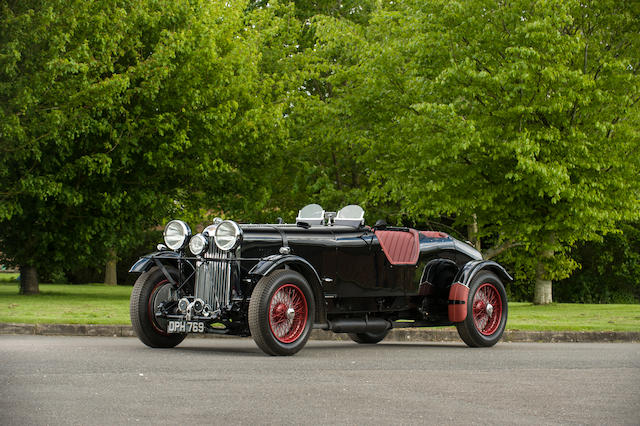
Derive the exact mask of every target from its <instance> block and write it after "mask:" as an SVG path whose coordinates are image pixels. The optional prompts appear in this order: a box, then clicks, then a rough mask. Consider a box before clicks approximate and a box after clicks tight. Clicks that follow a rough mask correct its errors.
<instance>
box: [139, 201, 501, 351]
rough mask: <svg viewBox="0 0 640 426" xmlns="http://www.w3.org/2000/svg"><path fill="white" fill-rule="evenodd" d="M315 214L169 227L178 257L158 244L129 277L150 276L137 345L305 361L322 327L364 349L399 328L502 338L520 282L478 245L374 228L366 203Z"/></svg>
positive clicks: (143, 282)
mask: <svg viewBox="0 0 640 426" xmlns="http://www.w3.org/2000/svg"><path fill="white" fill-rule="evenodd" d="M305 209H306V213H305ZM305 209H303V210H301V212H300V214H299V217H298V219H297V223H296V224H245V225H243V224H237V223H235V222H233V221H220V220H216V221H215V223H214V224H213V225H210V226H209V227H207V228H206V229H205V230H204V231H203V233H202V234H197V235H194V236H191V232H190V230H189V227H188V226H187V225H186V224H185V223H184V222H181V221H172V222H170V223H169V224H168V225H167V228H165V242H166V243H167V245H169V246H172V248H173V250H172V249H170V248H168V247H166V246H162V245H160V246H159V248H161V250H159V251H157V252H155V253H152V254H150V255H147V256H145V257H143V258H141V259H140V260H139V261H138V262H137V263H136V264H135V265H133V267H132V268H131V272H137V273H141V275H140V277H139V278H138V280H137V281H136V284H135V286H134V291H133V293H132V297H131V320H132V324H133V327H134V330H135V331H136V333H137V335H138V337H139V338H140V339H141V340H142V341H143V342H144V343H145V344H147V345H149V346H152V347H172V346H175V345H177V344H178V343H180V342H181V341H182V340H183V339H184V337H185V336H186V335H187V334H188V333H221V334H232V335H240V336H247V335H252V336H253V337H254V340H255V341H256V343H257V344H258V346H259V347H260V348H261V349H262V350H263V351H265V352H266V353H268V354H271V355H290V354H293V353H295V352H297V351H298V350H300V349H301V348H302V347H303V346H304V344H305V343H306V341H307V339H308V337H309V334H310V332H311V330H312V329H313V328H318V329H325V330H332V331H334V332H336V333H348V334H349V336H350V337H351V338H352V339H353V340H354V341H356V342H358V343H377V342H379V341H380V340H382V339H383V338H384V337H385V335H386V334H387V332H388V331H389V330H390V329H391V328H396V327H425V326H445V325H456V327H457V329H458V331H459V334H460V336H461V338H462V339H463V340H464V341H465V343H467V344H468V345H469V346H492V345H494V344H495V343H496V342H497V341H498V340H499V339H500V338H501V336H502V333H503V331H504V328H505V324H506V320H507V298H506V293H505V290H504V285H503V282H509V281H511V280H512V278H511V277H510V276H509V274H508V273H507V272H506V271H505V269H504V268H503V267H502V266H500V265H499V264H497V263H495V262H493V261H487V260H483V259H482V255H481V254H480V253H479V252H478V251H477V250H475V249H474V248H473V247H471V246H470V245H469V244H466V243H464V242H461V241H459V240H456V239H454V238H452V237H451V236H449V235H447V234H444V233H441V232H433V231H417V230H415V229H410V228H402V227H390V226H386V225H382V226H376V227H373V228H371V227H368V226H365V225H364V220H363V219H362V217H363V214H364V212H362V211H361V209H360V208H359V207H357V206H348V207H347V208H345V209H343V210H341V211H339V212H338V213H337V214H334V213H326V212H324V211H323V210H321V208H320V207H319V206H317V205H311V206H307V207H306V208H305ZM306 216H310V217H306ZM187 246H190V251H191V253H188V252H187V250H186V247H187Z"/></svg>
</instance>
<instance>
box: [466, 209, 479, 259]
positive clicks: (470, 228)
mask: <svg viewBox="0 0 640 426" xmlns="http://www.w3.org/2000/svg"><path fill="white" fill-rule="evenodd" d="M467 238H468V239H469V242H470V243H471V245H473V247H475V249H476V250H478V251H480V250H481V246H480V239H479V238H478V216H476V214H475V213H474V214H473V222H472V223H470V224H468V225H467Z"/></svg>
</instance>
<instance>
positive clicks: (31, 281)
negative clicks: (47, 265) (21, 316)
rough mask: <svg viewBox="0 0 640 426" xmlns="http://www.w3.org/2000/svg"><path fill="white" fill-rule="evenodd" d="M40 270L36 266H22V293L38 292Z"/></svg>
mask: <svg viewBox="0 0 640 426" xmlns="http://www.w3.org/2000/svg"><path fill="white" fill-rule="evenodd" d="M38 293H40V288H39V286H38V270H37V269H36V267H35V266H30V265H26V266H25V265H21V266H20V294H38Z"/></svg>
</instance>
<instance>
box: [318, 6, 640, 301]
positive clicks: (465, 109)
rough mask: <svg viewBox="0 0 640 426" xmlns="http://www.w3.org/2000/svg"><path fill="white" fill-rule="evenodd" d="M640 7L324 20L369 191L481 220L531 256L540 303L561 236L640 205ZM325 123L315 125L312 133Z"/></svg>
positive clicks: (347, 124)
mask: <svg viewBox="0 0 640 426" xmlns="http://www.w3.org/2000/svg"><path fill="white" fill-rule="evenodd" d="M639 12H640V5H638V4H637V3H631V2H616V1H598V2H585V1H544V2H533V3H532V2H529V1H514V2H508V3H504V2H497V1H478V2H449V1H426V2H425V1H415V2H413V1H409V2H399V3H397V4H393V5H390V6H387V7H386V9H381V10H378V11H377V12H375V13H374V14H373V15H372V16H371V18H370V19H369V21H368V25H362V24H359V23H354V22H347V21H344V20H336V19H330V18H326V19H323V20H321V21H319V23H318V25H317V34H318V39H319V47H318V49H319V50H320V54H321V55H324V58H325V59H326V60H327V61H328V64H329V66H330V72H328V73H327V74H328V76H327V77H326V82H327V84H330V85H331V88H332V95H333V96H332V99H330V100H328V101H327V102H326V103H325V105H324V110H325V111H329V112H331V113H333V115H332V118H333V122H331V123H327V124H325V125H324V127H323V129H324V131H325V132H326V133H329V131H330V128H332V127H334V128H337V129H339V131H340V132H341V133H343V134H349V136H348V138H349V140H350V141H354V142H357V143H358V146H359V147H360V149H361V150H362V151H363V152H364V153H365V155H363V156H361V157H359V158H358V160H357V161H358V167H359V169H360V170H363V171H365V173H366V178H367V179H368V181H369V182H371V183H372V184H373V185H374V188H372V190H370V191H368V194H369V196H370V198H369V203H373V204H378V205H380V204H385V203H391V204H396V205H398V206H399V209H400V211H401V212H402V213H405V214H407V215H409V216H410V217H414V218H422V217H425V216H427V217H428V216H435V215H440V214H445V215H451V216H455V217H456V218H457V221H458V223H459V224H465V223H466V224H470V223H474V222H477V225H478V233H479V236H481V237H484V238H485V239H486V240H489V241H492V242H493V245H494V247H492V248H491V249H490V250H489V251H490V252H491V254H493V255H495V254H497V253H500V252H502V251H503V250H505V249H507V248H510V247H514V246H518V247H519V248H520V250H519V252H521V253H524V255H523V256H522V257H521V258H520V259H521V260H522V261H526V262H531V261H533V262H535V270H536V271H537V272H536V275H537V277H536V291H535V297H534V301H535V302H536V303H549V302H551V300H552V299H551V280H552V279H558V278H562V277H564V276H566V275H567V274H568V273H569V272H570V271H571V270H572V269H573V268H575V266H576V263H575V262H574V261H573V260H572V259H571V258H570V257H569V256H568V249H569V248H570V247H571V246H572V245H573V244H574V243H575V242H576V241H579V240H589V239H597V238H600V235H601V233H603V232H604V233H606V232H608V231H612V230H614V229H615V227H616V223H619V221H621V220H628V219H633V218H637V217H638V214H639V212H640V179H638V175H639V173H640V155H639V154H638V148H639V145H640V132H639V129H640V126H639V123H640V115H639V100H640V90H639V89H640V75H639V74H638V72H639V70H640V56H639V52H640V20H639V19H638V14H639ZM322 131H323V130H318V132H322Z"/></svg>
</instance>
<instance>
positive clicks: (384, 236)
mask: <svg viewBox="0 0 640 426" xmlns="http://www.w3.org/2000/svg"><path fill="white" fill-rule="evenodd" d="M375 234H376V237H377V238H378V241H380V246H382V251H383V252H384V254H385V256H386V257H387V260H388V261H389V263H391V264H392V265H415V264H416V263H418V257H419V256H420V234H418V231H416V230H415V229H410V230H409V231H375Z"/></svg>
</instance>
